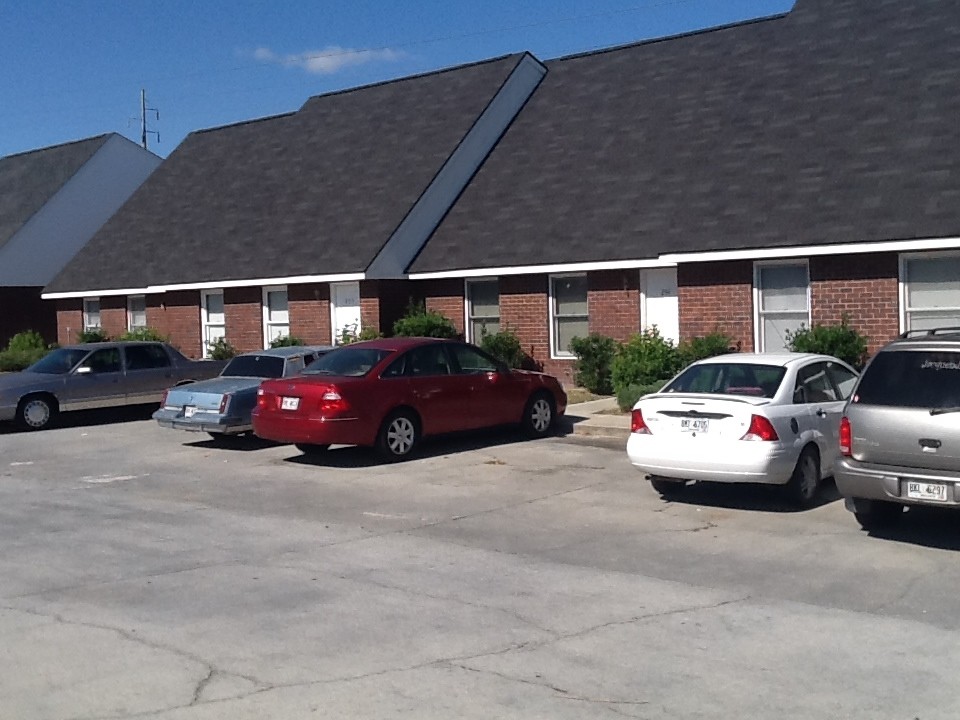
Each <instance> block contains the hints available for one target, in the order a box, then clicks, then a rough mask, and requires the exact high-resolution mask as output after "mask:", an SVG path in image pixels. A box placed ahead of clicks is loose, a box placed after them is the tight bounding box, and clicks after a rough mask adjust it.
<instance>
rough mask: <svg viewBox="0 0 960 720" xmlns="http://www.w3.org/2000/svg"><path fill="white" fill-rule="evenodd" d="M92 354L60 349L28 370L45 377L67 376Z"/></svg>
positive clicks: (74, 349)
mask: <svg viewBox="0 0 960 720" xmlns="http://www.w3.org/2000/svg"><path fill="white" fill-rule="evenodd" d="M89 354H90V351H89V350H82V349H79V348H58V349H56V350H54V351H53V352H51V353H49V354H48V355H45V356H44V357H42V358H41V359H40V360H38V361H37V362H35V363H34V364H33V365H31V366H30V367H28V368H27V370H29V371H30V372H35V373H43V374H44V375H65V374H66V373H68V372H70V371H71V370H73V368H74V367H75V366H76V365H77V363H79V362H80V361H81V360H83V359H84V358H85V357H86V356H87V355H89Z"/></svg>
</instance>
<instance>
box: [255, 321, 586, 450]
mask: <svg viewBox="0 0 960 720" xmlns="http://www.w3.org/2000/svg"><path fill="white" fill-rule="evenodd" d="M566 406H567V396H566V393H564V391H563V388H562V387H561V386H560V383H559V382H558V381H557V379H556V378H554V377H551V376H550V375H545V374H544V373H539V372H529V371H525V370H512V369H510V368H508V367H507V366H506V365H504V364H503V363H502V362H500V361H498V360H496V359H494V358H493V357H492V356H490V355H488V354H487V353H485V352H484V351H483V350H481V349H480V348H478V347H475V346H473V345H469V344H467V343H462V342H456V341H452V340H437V339H434V338H391V339H384V340H372V341H369V342H361V343H354V344H352V345H347V346H344V347H341V348H338V349H337V350H334V351H333V352H330V353H328V354H326V355H324V356H323V357H322V358H320V359H319V360H317V361H316V362H314V363H313V364H312V365H310V366H309V367H308V368H307V369H306V370H304V371H303V373H301V374H300V375H298V376H296V377H292V378H282V379H277V380H267V381H266V382H264V383H263V384H262V385H261V386H260V390H259V393H258V396H257V407H256V408H255V409H254V411H253V431H254V433H256V434H257V435H258V436H260V437H262V438H265V439H267V440H277V441H279V442H287V443H294V444H295V445H296V446H297V447H298V448H299V449H300V450H301V451H302V452H305V453H315V452H322V451H324V450H326V449H327V448H328V447H330V445H369V446H375V447H377V448H378V449H379V450H380V452H381V453H382V454H383V455H384V456H386V457H387V458H388V459H390V460H401V459H403V458H406V457H409V456H410V454H411V453H413V451H414V449H415V448H416V446H417V444H418V443H419V441H420V439H421V438H423V437H425V436H428V435H441V434H444V433H451V432H459V431H462V430H475V429H479V428H485V427H492V426H495V425H506V424H509V423H520V425H521V426H522V427H523V429H524V431H525V432H526V433H527V434H528V435H530V436H533V437H538V436H543V435H546V434H547V433H549V432H550V430H551V428H552V427H553V425H554V423H555V422H556V419H557V418H558V417H559V416H560V415H562V414H563V413H564V411H565V410H566Z"/></svg>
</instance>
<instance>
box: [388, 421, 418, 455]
mask: <svg viewBox="0 0 960 720" xmlns="http://www.w3.org/2000/svg"><path fill="white" fill-rule="evenodd" d="M416 439H417V428H416V427H415V426H414V424H413V421H412V420H411V419H410V418H408V417H406V416H403V415H401V416H399V417H396V418H394V419H393V420H392V421H391V422H390V425H389V426H388V427H387V448H388V449H389V450H390V452H391V453H393V454H394V455H396V456H398V457H399V456H401V455H406V454H407V453H408V452H410V450H411V449H412V448H413V444H414V443H415V442H416Z"/></svg>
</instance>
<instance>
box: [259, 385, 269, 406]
mask: <svg viewBox="0 0 960 720" xmlns="http://www.w3.org/2000/svg"><path fill="white" fill-rule="evenodd" d="M266 406H267V394H266V393H265V392H264V391H263V388H257V407H258V408H265V407H266Z"/></svg>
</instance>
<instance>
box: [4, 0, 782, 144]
mask: <svg viewBox="0 0 960 720" xmlns="http://www.w3.org/2000/svg"><path fill="white" fill-rule="evenodd" d="M792 5H793V0H523V2H517V1H516V0H513V1H512V2H511V1H510V0H477V1H475V2H466V1H464V0H418V1H417V2H397V1H396V0H394V1H389V0H348V1H346V2H344V1H343V0H339V1H335V0H312V1H309V0H302V1H301V0H289V1H284V0H272V1H270V0H263V1H260V0H152V1H148V0H97V1H94V0H59V1H54V0H30V1H29V2H28V1H27V0H9V1H7V2H2V3H0V67H2V68H3V72H2V73H0V156H4V155H10V154H13V153H18V152H23V151H27V150H33V149H36V148H41V147H47V146H49V145H55V144H58V143H61V142H67V141H70V140H76V139H80V138H84V137H90V136H93V135H99V134H102V133H105V132H117V133H120V134H122V135H125V136H126V137H128V138H130V139H131V140H134V141H136V142H139V141H140V121H139V111H140V90H141V88H144V89H146V91H147V100H148V104H149V105H150V106H151V107H154V108H157V109H158V110H159V113H160V118H159V120H157V119H156V118H155V117H153V116H151V118H150V122H149V125H150V128H151V129H154V130H156V131H159V133H160V142H159V144H158V143H157V140H156V137H155V136H151V137H150V138H149V140H148V142H149V147H150V149H151V150H152V151H153V152H156V153H157V154H158V155H161V156H163V157H166V156H167V155H169V154H170V152H172V151H173V149H174V148H175V147H176V146H177V145H178V144H179V143H180V142H181V141H182V140H183V138H184V137H185V136H186V135H187V134H188V133H190V132H192V131H193V130H200V129H203V128H209V127H216V126H220V125H226V124H229V123H233V122H239V121H243V120H249V119H253V118H258V117H264V116H268V115H276V114H279V113H283V112H289V111H291V110H296V109H297V108H299V107H300V106H301V105H302V104H303V103H304V101H306V99H307V98H309V97H311V96H313V95H319V94H323V93H326V92H330V91H333V90H339V89H342V88H346V87H355V86H357V85H364V84H368V83H371V82H379V81H382V80H389V79H392V78H397V77H403V76H405V75H412V74H416V73H422V72H429V71H431V70H436V69H438V68H443V67H449V66H452V65H459V64H462V63H468V62H473V61H476V60H482V59H484V58H489V57H496V56H498V55H504V54H507V53H511V52H517V51H522V50H529V51H531V52H533V53H534V54H535V55H536V56H537V57H539V58H540V59H543V60H547V59H551V58H555V57H561V56H564V55H569V54H573V53H579V52H586V51H590V50H595V49H599V48H604V47H611V46H616V45H622V44H625V43H630V42H635V41H638V40H643V39H646V38H651V37H660V36H664V35H673V34H677V33H681V32H688V31H691V30H696V29H700V28H704V27H711V26H716V25H722V24H727V23H731V22H737V21H741V20H745V19H749V18H754V17H762V16H766V15H771V14H777V13H781V12H784V11H786V10H789V9H790V7H792Z"/></svg>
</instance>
